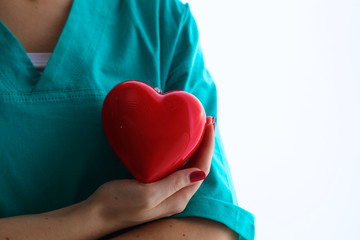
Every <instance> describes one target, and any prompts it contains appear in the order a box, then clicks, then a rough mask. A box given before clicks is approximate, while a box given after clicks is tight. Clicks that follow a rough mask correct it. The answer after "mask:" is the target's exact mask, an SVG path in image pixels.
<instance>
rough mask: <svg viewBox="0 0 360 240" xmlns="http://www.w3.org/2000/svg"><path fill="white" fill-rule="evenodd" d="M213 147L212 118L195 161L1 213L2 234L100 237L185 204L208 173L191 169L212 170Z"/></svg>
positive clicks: (7, 236) (8, 238) (9, 236)
mask: <svg viewBox="0 0 360 240" xmlns="http://www.w3.org/2000/svg"><path fill="white" fill-rule="evenodd" d="M213 147H214V130H213V124H212V122H211V118H210V117H208V118H207V125H206V130H205V134H204V138H203V141H202V142H201V144H200V146H199V148H198V149H197V151H196V152H195V154H194V155H193V157H192V160H191V165H190V167H189V166H188V165H187V167H189V168H186V169H182V170H179V171H176V172H175V173H173V174H171V175H169V176H167V177H165V178H164V179H161V180H159V181H157V182H153V183H149V184H143V183H140V182H138V181H136V180H113V181H110V182H107V183H105V184H103V185H102V186H101V187H100V188H99V189H98V190H97V191H96V192H95V193H94V194H93V195H91V196H90V197H89V198H88V199H86V200H84V201H82V202H80V203H77V204H74V205H71V206H69V207H66V208H62V209H59V210H55V211H52V212H46V213H43V214H34V215H24V216H16V217H9V218H3V219H0V239H4V240H11V239H27V240H31V239H36V240H41V239H52V240H56V239H79V240H81V239H98V238H100V237H102V236H105V235H107V234H110V233H112V232H115V231H118V230H121V229H127V228H129V227H132V226H138V225H141V224H144V223H148V222H151V221H154V220H157V219H161V218H165V217H169V216H171V215H174V214H176V213H179V212H181V211H183V210H184V208H185V207H186V205H187V203H188V201H189V200H190V198H191V197H192V196H193V194H194V193H195V192H196V190H197V189H198V188H199V187H200V185H201V183H202V181H201V180H203V178H195V179H194V178H192V177H191V176H193V175H192V173H194V172H198V173H199V172H200V169H202V170H204V172H203V173H202V174H204V175H203V177H205V175H206V174H207V173H208V172H209V170H210V162H211V157H212V152H213Z"/></svg>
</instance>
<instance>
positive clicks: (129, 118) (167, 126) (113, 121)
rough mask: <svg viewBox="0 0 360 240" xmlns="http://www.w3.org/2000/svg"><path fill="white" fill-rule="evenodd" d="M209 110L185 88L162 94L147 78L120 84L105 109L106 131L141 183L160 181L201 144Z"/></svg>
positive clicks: (103, 111)
mask: <svg viewBox="0 0 360 240" xmlns="http://www.w3.org/2000/svg"><path fill="white" fill-rule="evenodd" d="M205 121H206V115H205V110H204V108H203V106H202V104H201V103H200V101H199V100H198V99H197V98H196V97H195V96H193V95H192V94H190V93H187V92H185V91H170V92H167V93H164V94H162V93H159V92H157V91H156V90H155V89H154V88H152V87H151V86H149V85H147V84H146V83H144V82H141V81H136V80H129V81H125V82H122V83H119V84H117V85H116V86H115V87H114V88H113V89H112V90H111V91H110V92H109V93H108V94H107V96H106V98H105V100H104V103H103V108H102V122H103V127H104V131H105V135H106V137H107V139H108V141H109V143H110V145H111V147H112V149H113V150H114V152H115V153H116V155H117V157H118V158H119V159H120V161H121V162H122V163H123V164H124V165H125V167H126V168H127V169H128V170H129V171H130V173H131V174H132V175H133V176H134V177H135V178H136V179H137V180H138V181H140V182H143V183H150V182H154V181H157V180H159V179H161V178H163V177H165V176H167V175H169V174H170V173H172V172H174V171H175V170H176V169H178V168H179V167H181V166H182V165H183V164H184V163H185V162H186V161H187V160H188V158H189V157H190V156H191V155H192V154H193V153H194V152H195V150H196V149H197V147H198V146H199V144H200V142H201V140H202V137H203V135H204V130H205Z"/></svg>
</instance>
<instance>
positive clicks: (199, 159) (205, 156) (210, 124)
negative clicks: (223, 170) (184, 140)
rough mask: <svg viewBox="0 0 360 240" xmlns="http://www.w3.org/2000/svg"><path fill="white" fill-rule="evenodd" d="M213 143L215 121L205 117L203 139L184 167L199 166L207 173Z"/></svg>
mask: <svg viewBox="0 0 360 240" xmlns="http://www.w3.org/2000/svg"><path fill="white" fill-rule="evenodd" d="M214 145H215V122H214V118H212V117H207V118H206V126H205V133H204V137H203V140H202V142H201V144H200V146H199V148H198V149H197V150H196V152H195V153H194V154H193V155H192V156H191V159H190V161H189V162H188V163H187V164H186V165H185V167H195V168H199V169H201V170H203V171H204V172H205V173H206V175H207V174H208V173H209V171H210V165H211V159H212V155H213V150H214Z"/></svg>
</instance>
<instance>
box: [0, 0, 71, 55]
mask: <svg viewBox="0 0 360 240" xmlns="http://www.w3.org/2000/svg"><path fill="white" fill-rule="evenodd" d="M72 2H73V0H11V1H0V19H1V21H2V22H3V23H4V24H5V25H6V26H7V27H8V28H9V30H10V31H11V32H12V33H13V34H14V35H15V37H16V38H17V39H18V40H19V42H20V43H21V45H22V46H23V48H24V49H25V51H26V52H53V50H54V48H55V46H56V43H57V41H58V39H59V37H60V34H61V32H62V29H63V27H64V25H65V22H66V20H67V17H68V15H69V12H70V9H71V5H72Z"/></svg>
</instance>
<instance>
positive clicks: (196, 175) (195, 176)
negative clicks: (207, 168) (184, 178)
mask: <svg viewBox="0 0 360 240" xmlns="http://www.w3.org/2000/svg"><path fill="white" fill-rule="evenodd" d="M205 178H206V174H205V172H204V171H195V172H192V173H191V174H190V182H197V181H201V180H203V179H205Z"/></svg>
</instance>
